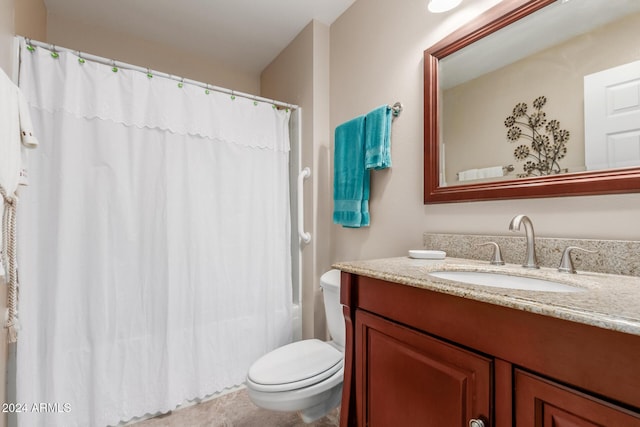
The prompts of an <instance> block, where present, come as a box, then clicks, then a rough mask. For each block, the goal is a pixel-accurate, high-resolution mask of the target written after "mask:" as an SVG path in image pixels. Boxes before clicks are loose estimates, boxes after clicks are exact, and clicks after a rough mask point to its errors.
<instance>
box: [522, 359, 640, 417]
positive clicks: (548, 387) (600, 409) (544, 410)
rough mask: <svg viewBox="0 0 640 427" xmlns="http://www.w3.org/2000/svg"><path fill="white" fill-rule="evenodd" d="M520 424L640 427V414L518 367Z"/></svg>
mask: <svg viewBox="0 0 640 427" xmlns="http://www.w3.org/2000/svg"><path fill="white" fill-rule="evenodd" d="M515 389H516V391H515V395H516V399H515V403H516V409H515V413H516V426H517V427H534V426H535V427H621V426H624V427H640V414H637V413H634V412H631V411H628V410H626V409H624V408H621V407H618V406H616V405H612V404H610V403H608V402H605V401H602V400H600V399H596V398H595V397H592V396H589V395H586V394H583V393H581V392H578V391H576V390H572V389H570V388H568V387H565V386H562V385H559V384H555V383H553V382H551V381H548V380H546V379H543V378H539V377H537V376H535V375H533V374H530V373H527V372H524V371H520V370H516V373H515Z"/></svg>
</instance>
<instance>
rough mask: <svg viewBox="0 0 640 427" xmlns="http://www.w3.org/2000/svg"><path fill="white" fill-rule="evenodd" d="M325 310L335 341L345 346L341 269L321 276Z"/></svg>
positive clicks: (330, 331)
mask: <svg viewBox="0 0 640 427" xmlns="http://www.w3.org/2000/svg"><path fill="white" fill-rule="evenodd" d="M320 286H321V287H322V293H323V295H324V312H325V314H326V316H327V325H328V327H329V333H330V334H331V338H332V339H333V342H334V343H335V344H337V345H339V346H340V347H342V348H344V331H345V324H344V314H343V313H342V305H341V304H340V270H329V271H327V272H326V273H324V274H323V275H322V277H320Z"/></svg>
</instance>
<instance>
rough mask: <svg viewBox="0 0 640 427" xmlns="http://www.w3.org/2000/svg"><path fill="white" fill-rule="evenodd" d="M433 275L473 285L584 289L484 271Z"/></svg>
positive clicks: (553, 290)
mask: <svg viewBox="0 0 640 427" xmlns="http://www.w3.org/2000/svg"><path fill="white" fill-rule="evenodd" d="M429 274H430V275H431V276H435V277H439V278H441V279H448V280H455V281H456V282H463V283H469V284H471V285H480V286H490V287H494V288H507V289H519V290H525V291H543V292H582V291H583V290H584V289H581V288H577V287H574V286H570V285H565V284H564V283H558V282H552V281H550V280H544V279H536V278H532V277H522V276H513V275H510V274H501V273H490V272H484V271H432V272H430V273H429Z"/></svg>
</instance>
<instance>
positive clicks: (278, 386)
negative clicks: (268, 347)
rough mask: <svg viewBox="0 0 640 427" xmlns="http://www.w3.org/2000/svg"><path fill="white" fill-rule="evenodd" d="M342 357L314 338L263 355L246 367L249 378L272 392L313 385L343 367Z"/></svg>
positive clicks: (333, 349) (339, 353)
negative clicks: (249, 366)
mask: <svg viewBox="0 0 640 427" xmlns="http://www.w3.org/2000/svg"><path fill="white" fill-rule="evenodd" d="M342 362H343V354H342V353H341V352H340V351H338V350H337V349H336V348H334V347H332V346H331V345H329V344H327V343H325V342H322V341H320V340H317V339H309V340H303V341H298V342H294V343H291V344H288V345H285V346H283V347H280V348H278V349H276V350H273V351H272V352H270V353H268V354H266V355H264V356H262V357H261V358H260V359H258V360H257V361H256V362H255V363H254V364H253V365H252V366H251V368H249V375H248V379H249V380H250V381H251V382H252V383H254V384H255V385H259V386H265V388H269V389H273V391H282V390H294V389H296V388H301V387H306V386H308V385H311V384H316V383H318V382H320V381H322V380H324V379H326V378H328V377H330V376H331V375H333V374H335V373H336V372H337V371H339V370H340V368H342Z"/></svg>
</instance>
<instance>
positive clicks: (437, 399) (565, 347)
mask: <svg viewBox="0 0 640 427" xmlns="http://www.w3.org/2000/svg"><path fill="white" fill-rule="evenodd" d="M341 302H342V304H343V305H344V314H345V321H346V348H345V380H344V385H343V397H342V409H341V419H340V425H341V426H342V427H347V426H369V427H387V426H389V427H395V426H403V427H411V426H426V427H429V426H435V427H441V426H445V427H466V426H469V425H470V424H469V422H470V421H471V420H477V421H481V422H482V423H475V424H474V425H477V426H481V425H484V426H486V427H489V426H495V427H513V426H516V427H529V426H531V427H533V426H535V427H547V426H549V427H550V426H554V427H582V426H585V427H586V426H600V427H604V426H608V427H640V363H639V360H640V359H639V357H640V356H638V355H640V337H639V336H636V335H630V334H624V333H621V332H616V331H611V330H606V329H603V328H598V327H594V326H589V325H585V324H582V323H576V322H570V321H566V320H561V319H557V318H552V317H549V316H543V315H539V314H535V313H531V312H527V311H524V310H519V309H513V308H508V307H502V306H498V305H494V304H489V303H484V302H481V301H477V300H475V299H471V298H464V297H458V296H453V295H448V294H444V293H440V292H435V291H430V290H426V289H420V288H416V287H413V286H407V285H402V284H398V283H393V282H388V281H384V280H379V279H373V278H369V277H365V276H359V275H355V274H349V273H344V272H343V273H342V278H341Z"/></svg>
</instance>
